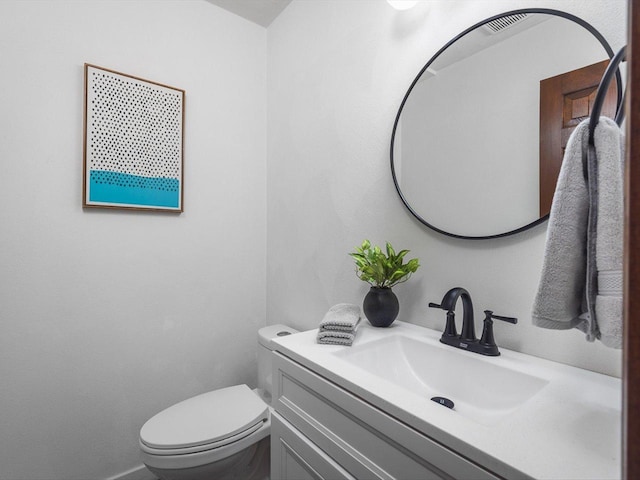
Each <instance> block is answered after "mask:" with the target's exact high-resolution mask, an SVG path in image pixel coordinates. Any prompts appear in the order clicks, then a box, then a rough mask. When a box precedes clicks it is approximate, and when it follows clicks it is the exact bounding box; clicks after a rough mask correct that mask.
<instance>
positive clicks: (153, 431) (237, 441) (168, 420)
mask: <svg viewBox="0 0 640 480" xmlns="http://www.w3.org/2000/svg"><path fill="white" fill-rule="evenodd" d="M269 429H270V421H269V406H268V405H267V404H266V403H265V402H264V401H263V400H262V399H261V398H260V397H258V395H257V394H256V393H254V392H253V391H251V389H249V387H248V386H247V385H235V386H233V387H227V388H223V389H220V390H215V391H212V392H208V393H204V394H202V395H198V396H196V397H193V398H190V399H187V400H185V401H183V402H180V403H178V404H176V405H173V406H171V407H169V408H167V409H165V410H163V411H162V412H160V413H158V414H157V415H155V416H154V417H152V418H151V419H149V420H148V421H147V422H146V423H145V424H144V426H143V427H142V429H141V430H140V448H141V450H142V453H143V458H144V459H145V463H147V464H149V465H153V466H157V467H162V468H182V467H187V466H195V465H200V464H204V463H207V462H210V461H216V460H218V459H222V458H225V457H226V456H229V455H231V454H233V453H236V452H238V451H240V450H242V449H244V448H247V447H248V446H250V445H251V444H253V443H256V442H258V441H259V440H261V439H262V438H265V437H266V436H268V435H269Z"/></svg>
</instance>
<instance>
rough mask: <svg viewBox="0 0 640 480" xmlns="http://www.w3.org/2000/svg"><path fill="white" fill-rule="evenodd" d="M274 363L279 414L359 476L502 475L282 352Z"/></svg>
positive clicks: (380, 479)
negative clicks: (435, 439) (478, 463)
mask: <svg viewBox="0 0 640 480" xmlns="http://www.w3.org/2000/svg"><path fill="white" fill-rule="evenodd" d="M273 366H274V379H273V380H274V391H273V395H274V404H273V405H274V408H275V409H276V412H277V413H278V414H279V415H280V418H282V419H284V420H285V421H287V423H288V424H290V425H291V426H292V428H295V429H296V431H297V432H300V434H301V435H303V436H304V437H305V438H306V439H308V440H309V442H311V443H312V445H317V448H319V449H320V450H321V451H322V452H325V455H326V456H328V457H329V458H331V459H333V460H334V461H335V462H336V463H337V464H339V465H340V467H341V469H344V471H345V472H348V474H349V475H352V476H354V477H355V478H357V479H359V480H365V479H377V480H408V479H410V480H414V479H415V480H459V479H464V480H498V479H499V478H500V477H498V476H495V475H494V474H493V473H491V472H489V471H488V470H486V469H485V468H483V467H481V466H479V465H477V464H475V463H473V462H471V461H469V460H467V459H466V458H464V457H463V456H461V455H459V454H458V453H456V452H455V451H453V450H451V449H450V448H448V447H445V446H444V445H442V444H440V443H438V442H436V441H434V440H432V439H431V438H429V437H426V436H425V435H423V434H421V433H419V432H418V431H416V430H415V429H413V428H412V427H410V426H408V425H406V424H404V423H402V422H399V421H398V420H397V419H395V418H393V417H391V416H390V415H388V414H387V413H385V412H383V411H382V410H380V409H378V408H377V407H374V406H373V405H371V404H369V403H367V402H365V401H363V399H362V398H359V397H357V396H355V395H353V394H352V393H350V392H348V391H346V390H345V389H343V388H342V387H339V386H337V385H336V384H334V383H332V382H330V381H328V380H327V379H325V378H323V377H321V376H320V375H318V374H316V373H315V372H313V371H311V370H309V369H308V368H306V367H303V366H302V365H300V364H298V363H296V362H294V361H292V360H291V359H289V358H287V357H285V356H283V355H280V354H278V353H274V355H273ZM303 458H305V457H303ZM517 478H523V477H522V476H519V477H517ZM274 480H277V479H274Z"/></svg>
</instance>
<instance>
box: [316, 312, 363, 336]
mask: <svg viewBox="0 0 640 480" xmlns="http://www.w3.org/2000/svg"><path fill="white" fill-rule="evenodd" d="M359 323H360V307H359V306H357V305H352V304H349V303H339V304H337V305H334V306H333V307H331V308H330V309H329V311H328V312H327V313H326V314H325V316H324V318H323V319H322V321H321V322H320V326H319V328H318V337H317V342H318V343H322V344H331V345H346V346H351V345H352V344H353V340H354V339H355V334H356V329H357V328H358V324H359Z"/></svg>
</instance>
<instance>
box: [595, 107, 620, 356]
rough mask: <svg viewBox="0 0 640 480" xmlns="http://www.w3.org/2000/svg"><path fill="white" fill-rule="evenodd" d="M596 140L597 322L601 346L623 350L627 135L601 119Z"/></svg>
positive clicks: (606, 120) (608, 120)
mask: <svg viewBox="0 0 640 480" xmlns="http://www.w3.org/2000/svg"><path fill="white" fill-rule="evenodd" d="M594 140H595V141H594V143H595V152H596V157H597V165H598V177H597V178H598V221H597V237H596V255H595V256H596V267H597V285H598V289H597V296H596V298H595V319H596V323H597V328H598V330H599V334H600V337H599V338H600V340H601V341H602V343H603V344H604V345H606V346H608V347H612V348H622V255H623V254H622V250H623V225H624V199H623V198H624V193H623V192H624V136H623V134H622V132H621V130H620V127H618V125H617V124H616V122H614V121H613V120H611V119H609V118H606V117H601V118H600V121H599V122H598V125H597V126H596V129H595V136H594Z"/></svg>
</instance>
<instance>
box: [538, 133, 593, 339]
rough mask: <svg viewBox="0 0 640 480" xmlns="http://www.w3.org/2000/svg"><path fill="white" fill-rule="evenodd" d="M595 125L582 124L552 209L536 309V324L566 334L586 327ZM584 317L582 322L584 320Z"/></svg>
mask: <svg viewBox="0 0 640 480" xmlns="http://www.w3.org/2000/svg"><path fill="white" fill-rule="evenodd" d="M588 137H589V124H588V122H587V121H583V122H582V123H580V124H579V125H578V126H577V127H576V128H575V130H574V131H573V133H572V134H571V136H570V137H569V141H568V143H567V148H566V150H565V155H564V160H563V162H562V167H561V169H560V174H559V176H558V183H557V185H556V192H555V194H554V197H553V203H552V204H551V213H550V215H549V225H548V228H547V243H546V246H545V252H544V261H543V264H542V275H541V278H540V283H539V285H538V292H537V294H536V298H535V301H534V304H533V312H532V317H533V323H534V325H537V326H539V327H543V328H552V329H557V330H564V329H569V328H574V327H576V326H578V325H579V324H584V323H585V322H586V320H585V318H584V316H585V314H586V315H588V309H587V304H586V301H585V300H586V299H585V292H584V290H585V278H586V263H587V262H586V250H587V222H588V215H589V192H588V189H587V183H586V181H585V179H584V175H583V163H582V156H583V152H584V153H586V148H587V146H588ZM581 316H582V318H581Z"/></svg>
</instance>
